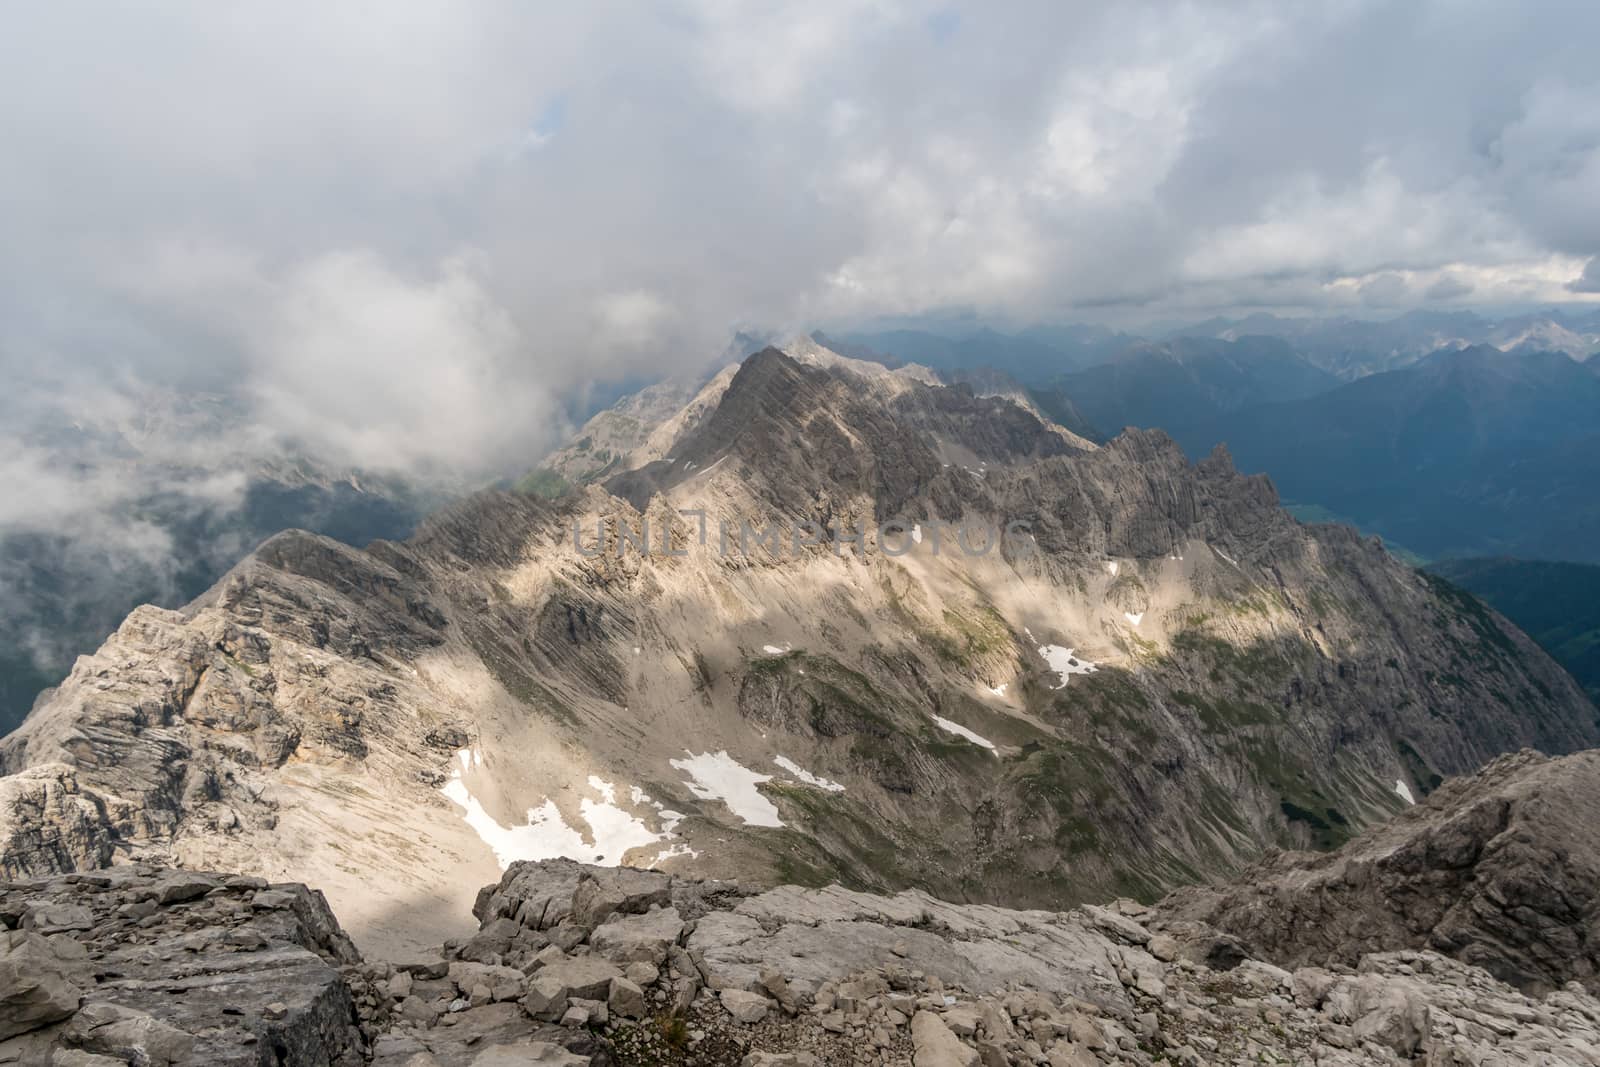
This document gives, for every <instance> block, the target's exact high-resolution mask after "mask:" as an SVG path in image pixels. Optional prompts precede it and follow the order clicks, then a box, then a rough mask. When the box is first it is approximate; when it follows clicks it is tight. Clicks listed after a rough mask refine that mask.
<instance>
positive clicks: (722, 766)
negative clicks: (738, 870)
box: [668, 749, 783, 826]
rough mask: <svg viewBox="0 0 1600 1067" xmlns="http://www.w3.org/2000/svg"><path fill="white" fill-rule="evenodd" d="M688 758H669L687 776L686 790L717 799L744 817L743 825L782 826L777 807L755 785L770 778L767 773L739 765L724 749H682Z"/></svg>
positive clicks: (702, 797)
mask: <svg viewBox="0 0 1600 1067" xmlns="http://www.w3.org/2000/svg"><path fill="white" fill-rule="evenodd" d="M684 752H685V754H687V755H688V757H689V758H688V759H675V760H669V761H668V762H670V763H671V764H672V766H673V767H675V768H676V769H678V770H680V771H682V772H684V773H685V774H687V775H688V776H689V781H688V783H687V785H688V786H689V792H691V793H693V794H694V795H695V796H697V797H699V798H700V799H701V800H720V801H722V802H723V803H724V804H726V805H727V806H728V810H729V811H731V812H733V813H734V814H735V815H737V816H739V818H741V819H743V820H744V824H745V825H746V826H782V825H783V820H782V819H780V818H778V809H777V808H776V807H774V806H773V803H772V801H770V800H768V799H767V798H766V797H764V796H762V795H761V791H760V790H759V789H757V788H756V786H758V785H760V784H761V783H762V782H770V781H772V775H770V774H757V773H756V772H755V771H752V770H750V769H749V768H748V767H742V766H740V765H739V764H738V763H737V762H736V761H735V760H734V758H733V757H732V756H730V755H728V753H727V752H718V753H716V754H714V755H713V754H712V753H710V752H702V753H701V754H700V755H698V756H697V755H695V754H694V753H692V752H690V751H689V750H688V749H684Z"/></svg>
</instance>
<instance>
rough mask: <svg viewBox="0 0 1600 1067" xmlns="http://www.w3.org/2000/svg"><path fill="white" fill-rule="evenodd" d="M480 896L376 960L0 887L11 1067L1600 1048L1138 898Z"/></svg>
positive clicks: (539, 874)
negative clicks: (422, 943)
mask: <svg viewBox="0 0 1600 1067" xmlns="http://www.w3.org/2000/svg"><path fill="white" fill-rule="evenodd" d="M480 899H481V900H482V901H483V902H484V903H485V904H486V905H487V906H486V907H485V908H483V909H480V910H482V912H483V914H482V915H480V928H479V930H478V932H477V933H476V934H475V935H473V936H471V937H468V938H463V939H459V940H455V941H452V942H449V943H447V944H445V945H444V946H442V947H441V948H440V949H438V950H436V951H435V952H432V953H428V954H424V955H420V956H414V957H408V958H404V959H396V960H392V961H382V960H376V959H367V960H361V959H360V958H359V957H358V956H357V954H356V952H355V951H354V949H353V948H352V947H351V945H350V942H349V941H348V939H346V938H345V937H344V935H343V934H342V933H341V932H340V930H339V927H338V925H337V924H336V923H335V922H334V921H333V918H332V916H331V915H330V914H329V913H328V911H327V909H326V907H325V906H324V905H323V903H322V900H321V897H320V894H316V893H313V892H311V891H308V890H306V889H305V888H303V887H301V886H295V885H278V886H271V887H267V886H264V885H262V884H261V883H260V882H259V881H258V880H252V879H244V878H237V877H233V878H229V877H225V876H222V875H216V874H207V873H201V872H192V871H181V870H159V869H154V868H145V867H118V868H113V869H110V870H108V871H106V872H103V873H97V874H93V875H66V876H62V877H58V878H55V879H51V880H47V881H39V882H29V883H15V884H11V885H6V886H4V887H0V918H3V919H4V921H5V924H6V927H7V929H6V931H5V932H4V935H3V942H0V948H3V950H4V956H0V1032H3V1034H4V1036H3V1037H0V1063H13V1062H15V1063H26V1064H34V1063H38V1064H52V1065H55V1067H83V1065H87V1067H109V1065H112V1064H128V1063H132V1064H197V1065H198V1064H205V1065H213V1064H222V1065H227V1064H241V1065H243V1064H252V1065H255V1064H268V1065H278V1067H288V1065H291V1064H292V1065H296V1067H298V1065H302V1064H305V1065H318V1064H339V1065H345V1064H349V1065H354V1064H358V1063H365V1062H370V1063H372V1064H374V1065H375V1067H496V1065H507V1067H509V1065H520V1064H553V1065H560V1067H662V1065H669V1067H688V1065H695V1067H820V1065H854V1064H861V1065H876V1067H977V1065H980V1064H981V1065H983V1067H1001V1065H1040V1064H1048V1065H1050V1067H1097V1065H1099V1064H1105V1063H1114V1064H1135V1065H1155V1064H1187V1065H1201V1064H1246V1063H1249V1064H1257V1063H1263V1062H1267V1063H1310V1062H1315V1063H1319V1064H1327V1065H1338V1067H1355V1065H1357V1064H1402V1063H1417V1062H1422V1063H1426V1064H1430V1065H1456V1064H1507V1065H1509V1064H1522V1063H1535V1062H1537V1063H1550V1064H1596V1063H1600V1001H1597V1000H1596V999H1595V998H1594V997H1593V996H1592V995H1590V994H1589V993H1588V992H1587V991H1585V990H1584V989H1583V988H1582V987H1581V986H1580V985H1578V984H1577V983H1569V984H1568V985H1567V986H1566V987H1564V988H1562V989H1560V990H1557V991H1554V992H1551V993H1549V994H1547V995H1546V996H1544V997H1542V998H1539V999H1534V998H1532V997H1530V996H1528V995H1527V994H1525V993H1522V992H1519V991H1517V990H1515V989H1513V988H1512V987H1510V986H1508V985H1505V984H1504V983H1502V982H1500V981H1498V980H1496V979H1495V978H1493V977H1492V976H1491V975H1489V974H1488V973H1487V972H1485V971H1483V970H1481V969H1479V968H1476V967H1472V966H1470V965H1468V964H1465V963H1462V962H1460V961H1457V960H1453V959H1450V958H1448V957H1446V956H1443V955H1440V954H1439V953H1436V952H1433V951H1420V952H1419V951H1409V950H1406V951H1398V952H1394V951H1390V952H1374V953H1370V954H1366V955H1364V956H1362V957H1361V958H1360V959H1358V960H1357V961H1356V965H1355V966H1354V967H1347V966H1343V965H1341V964H1333V965H1331V966H1330V967H1328V968H1318V967H1300V968H1297V969H1294V970H1292V971H1291V970H1286V969H1281V968H1279V967H1277V966H1274V965H1273V964H1271V963H1269V962H1266V961H1263V960H1260V959H1256V958H1251V957H1249V956H1248V955H1247V954H1242V953H1241V954H1240V955H1237V956H1235V957H1232V958H1229V959H1227V960H1226V962H1225V964H1223V965H1219V966H1216V967H1212V966H1209V965H1207V964H1205V963H1201V962H1195V961H1194V960H1192V959H1189V958H1186V957H1185V956H1184V954H1183V952H1182V951H1180V950H1181V949H1183V948H1185V947H1192V946H1193V945H1194V944H1196V943H1197V942H1198V939H1199V938H1201V937H1202V936H1206V937H1210V938H1211V939H1212V940H1213V941H1214V942H1215V941H1217V940H1219V939H1222V938H1224V937H1225V936H1226V935H1224V934H1223V933H1221V932H1220V931H1216V930H1209V929H1208V930H1204V931H1202V929H1201V927H1200V926H1199V924H1197V923H1196V922H1195V921H1194V920H1191V919H1178V920H1174V919H1170V918H1168V917H1167V916H1165V915H1164V914H1163V913H1162V912H1160V911H1158V910H1154V909H1150V908H1148V907H1146V906H1144V905H1140V904H1137V903H1135V902H1133V901H1129V900H1119V901H1115V902H1113V903H1111V904H1109V905H1108V906H1106V907H1085V908H1082V909H1077V910H1074V911H1070V912H1046V911H1014V910H1010V909H1004V908H996V907H992V906H988V905H958V904H951V903H947V902H945V901H940V900H937V899H935V898H933V897H930V896H927V895H926V894H922V893H918V892H905V893H900V894H897V895H895V896H893V897H884V896H877V895H873V894H866V893H857V892H853V891H851V890H847V889H843V888H840V887H837V886H833V887H827V888H822V889H812V888H803V887H798V886H780V887H777V888H775V889H771V890H766V891H758V890H755V889H748V888H741V887H740V886H737V885H733V884H728V883H718V882H709V881H700V880H695V879H685V878H680V877H674V876H670V875H666V874H660V873H655V872H642V871H619V870H617V869H614V868H597V867H575V866H574V865H572V864H569V863H564V862H560V861H556V862H550V863H543V864H518V865H516V866H515V867H514V868H513V869H512V870H511V871H509V872H507V874H506V876H505V877H504V878H503V879H502V880H501V882H500V883H498V884H496V885H494V886H490V887H488V888H487V889H486V890H485V892H484V893H483V894H482V896H481V898H480ZM584 899H592V900H605V901H608V902H609V903H608V906H607V907H605V908H603V909H601V910H602V911H604V913H605V914H604V915H603V916H597V915H593V914H591V915H589V916H587V917H585V916H584V914H583V911H584V909H583V908H582V907H581V906H579V905H581V902H582V901H583V900H584ZM162 901H166V903H162ZM552 916H559V917H558V918H552ZM596 918H600V919H603V921H600V922H599V923H598V924H597V925H596V924H594V923H593V920H594V919H596Z"/></svg>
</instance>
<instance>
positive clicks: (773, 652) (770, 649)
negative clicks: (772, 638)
mask: <svg viewBox="0 0 1600 1067" xmlns="http://www.w3.org/2000/svg"><path fill="white" fill-rule="evenodd" d="M761 651H763V652H765V653H766V654H767V655H769V656H783V655H787V654H788V652H789V646H788V645H784V646H783V647H782V648H779V647H778V646H777V645H762V646H761Z"/></svg>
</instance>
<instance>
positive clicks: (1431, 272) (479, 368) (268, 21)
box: [0, 0, 1600, 471]
mask: <svg viewBox="0 0 1600 1067" xmlns="http://www.w3.org/2000/svg"><path fill="white" fill-rule="evenodd" d="M75 6H76V5H75V4H74V3H71V2H68V3H64V4H53V5H44V6H36V7H34V8H31V9H30V10H29V11H28V12H27V13H26V14H25V15H19V16H18V17H17V18H16V19H14V20H13V25H12V26H11V27H9V32H8V34H7V37H6V41H5V43H4V44H3V45H0V50H4V55H3V56H0V58H3V60H4V62H0V131H3V133H4V136H5V140H6V145H7V157H8V166H7V167H5V168H4V169H3V170H0V203H3V204H4V205H6V206H5V207H4V208H3V209H0V370H4V371H7V372H12V371H15V372H17V373H21V374H25V375H36V374H37V373H38V368H39V367H41V366H42V365H45V364H47V363H48V364H49V365H51V366H56V365H68V366H72V367H76V368H79V369H82V370H84V371H85V372H86V373H93V374H105V373H117V374H127V375H129V376H131V377H132V378H134V379H136V380H139V381H154V382H160V383H165V384H172V383H177V384H181V385H184V386H194V385H196V384H197V383H198V384H204V385H206V386H207V387H216V388H219V389H223V390H225V391H228V392H230V393H236V394H237V395H238V396H239V397H240V398H241V400H242V402H243V403H244V404H246V405H247V407H248V411H247V412H246V416H247V418H246V422H247V424H248V431H247V435H248V436H249V437H250V438H251V439H252V440H257V441H261V442H268V443H275V444H277V445H281V444H282V443H283V442H285V441H297V442H301V443H304V444H305V445H306V446H307V447H315V448H317V449H320V450H324V451H326V452H327V453H329V455H330V456H331V457H333V458H336V459H337V460H339V461H342V462H347V463H351V464H356V465H371V464H393V465H398V466H402V467H405V466H410V465H415V464H418V463H422V462H435V463H440V464H446V465H453V466H458V467H469V468H472V469H474V470H478V471H487V470H489V469H500V468H505V467H515V466H517V465H518V464H517V460H518V459H520V458H521V457H522V456H524V455H532V454H536V453H537V451H538V450H539V449H540V448H541V447H542V442H545V441H548V440H551V439H553V438H554V437H556V436H558V435H559V433H560V432H561V430H562V428H563V427H562V425H561V420H560V418H559V417H558V416H557V415H556V414H555V413H556V412H557V411H558V410H559V403H558V402H557V401H558V399H559V398H560V397H563V396H566V395H569V394H571V393H573V392H578V391H582V390H583V389H584V388H585V387H586V386H588V385H590V384H591V383H593V382H594V381H595V380H607V379H608V380H622V379H626V378H628V377H630V376H637V375H641V374H650V373H659V372H661V371H663V370H671V369H674V368H683V367H689V366H698V365H699V364H701V363H702V362H703V361H705V360H706V359H707V358H709V357H710V356H712V355H713V354H715V353H716V352H719V351H720V350H721V349H722V347H723V344H724V342H725V341H726V339H727V337H728V336H729V334H730V333H731V331H732V330H734V329H736V328H738V327H741V326H751V325H754V326H761V327H771V328H775V329H782V328H796V327H812V326H823V327H839V326H848V325H849V324H850V323H852V322H855V321H863V320H867V319H871V318H877V317H881V316H886V315H908V314H910V315H915V314H931V313H940V312H961V313H966V314H970V315H974V316H979V317H985V316H986V317H992V318H998V319H1008V320H1013V321H1017V320H1023V319H1028V318H1038V317H1050V318H1066V317H1072V316H1076V315H1091V316H1098V317H1116V318H1121V319H1134V318H1138V317H1146V318H1165V317H1172V316H1184V315H1204V314H1209V313H1212V312H1229V311H1234V310H1239V309H1245V308H1253V307H1273V308H1282V309H1298V310H1308V311H1316V310H1321V309H1328V310H1340V309H1350V308H1355V309H1360V308H1363V307H1383V308H1391V307H1393V308H1400V307H1404V306H1412V305H1416V304H1421V303H1424V302H1426V301H1439V300H1460V299H1463V298H1465V297H1466V296H1467V295H1468V293H1467V292H1466V291H1464V290H1462V289H1460V288H1459V287H1460V286H1471V291H1470V296H1471V297H1472V299H1473V300H1474V301H1477V302H1480V303H1482V304H1484V305H1495V304H1508V303H1513V302H1551V303H1554V302H1560V301H1563V300H1568V301H1570V300H1575V299H1580V298H1587V297H1588V295H1589V294H1590V293H1591V291H1592V290H1591V288H1589V287H1588V283H1579V284H1576V285H1570V286H1569V284H1568V283H1569V282H1571V280H1572V277H1573V275H1574V273H1576V270H1574V269H1572V266H1571V265H1572V264H1573V263H1574V262H1577V261H1578V260H1580V259H1587V257H1589V256H1591V255H1592V254H1593V251H1594V249H1595V248H1596V247H1600V231H1597V230H1596V226H1597V225H1600V223H1597V222H1596V218H1597V216H1596V214H1595V212H1593V210H1592V205H1593V204H1594V203H1595V202H1596V199H1597V194H1600V185H1597V183H1600V118H1597V117H1596V116H1600V76H1597V75H1596V74H1595V71H1594V66H1593V63H1592V59H1591V57H1590V56H1589V55H1588V54H1587V52H1586V50H1585V49H1584V48H1582V47H1581V44H1580V43H1579V42H1585V41H1588V40H1592V39H1595V38H1596V37H1597V36H1600V8H1596V7H1594V6H1593V5H1573V4H1568V3H1562V2H1560V0H1529V2H1528V3H1526V4H1519V5H1516V6H1515V8H1509V7H1505V6H1503V5H1498V6H1497V5H1467V6H1463V5H1460V4H1457V3H1453V2H1449V0H1419V2H1417V3H1410V4H1402V3H1396V2H1383V0H1351V2H1348V3H1337V4H1328V5H1314V6H1305V5H1300V6H1292V5H1282V4H1277V3H1270V2H1268V0H1240V2H1239V3H1234V4H1226V5H1203V6H1202V5H1195V4H1188V3H1170V2H1157V0H1149V2H1139V0H1136V2H1132V3H1128V4H1117V5H1101V4H1088V3H1058V2H1054V0H1052V2H1048V3H1047V2H1044V0H1035V2H1024V3H1019V4H1011V5H1001V6H996V5H981V4H970V3H969V4H962V3H956V4H951V3H947V2H942V0H941V2H938V3H923V2H918V0H896V2H893V3H889V4H880V3H868V2H866V0H818V2H816V3H811V4H806V5H799V6H796V5H787V6H783V5H780V6H776V7H774V6H771V5H749V4H743V3H736V2H732V0H692V2H689V3H685V4H682V5H677V6H672V7H657V8H649V9H644V10H641V9H640V8H638V7H637V6H636V5H626V4H621V3H615V2H609V0H597V2H596V3H592V4H584V5H570V6H567V7H562V8H550V7H548V6H546V7H535V6H528V5H523V4H516V3H512V2H509V0H506V2H494V0H489V2H486V3H482V4H473V5H460V4H452V3H447V2H444V0H437V2H425V0H402V2H398V3H395V4H392V5H385V6H384V10H383V18H382V20H381V23H380V22H378V21H376V20H375V17H374V15H373V13H372V11H371V10H370V9H363V8H362V7H360V6H356V7H348V8H341V9H339V10H338V11H334V12H330V11H328V10H327V9H326V8H325V7H321V6H315V5H310V4H307V3H298V2H294V0H289V2H285V3H282V4H274V5H271V6H270V7H267V8H262V9H257V10H251V11H248V12H243V11H238V10H234V9H230V8H219V7H218V6H216V5H211V4H204V3H199V2H188V3H184V2H180V3H176V4H172V5H167V6H165V7H163V8H162V9H161V13H160V14H159V15H154V16H152V15H149V14H148V13H145V12H140V13H135V12H133V11H131V10H125V9H121V8H114V9H110V10H101V9H96V11H95V14H94V17H93V18H84V17H82V11H81V10H74V8H75ZM1563 272H1565V273H1563ZM1585 277H1587V275H1586V276H1585Z"/></svg>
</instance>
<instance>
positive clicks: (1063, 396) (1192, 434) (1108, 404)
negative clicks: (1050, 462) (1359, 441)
mask: <svg viewBox="0 0 1600 1067" xmlns="http://www.w3.org/2000/svg"><path fill="white" fill-rule="evenodd" d="M1338 384H1339V381H1338V379H1337V378H1335V377H1334V376H1333V375H1332V374H1329V373H1328V372H1326V371H1323V370H1319V369H1318V368H1316V367H1314V366H1312V365H1311V364H1310V363H1308V362H1306V361H1305V360H1303V359H1301V358H1300V357H1299V356H1298V355H1296V354H1295V352H1294V350H1293V349H1292V348H1290V346H1289V345H1288V343H1286V342H1284V341H1281V340H1278V339H1275V338H1269V337H1242V338H1240V339H1238V340H1236V341H1219V340H1212V339H1207V338H1180V339H1177V340H1173V341H1167V342H1162V343H1159V344H1156V343H1142V344H1136V345H1134V346H1132V347H1130V348H1128V349H1126V350H1124V351H1123V352H1121V353H1119V354H1118V355H1117V356H1116V358H1115V359H1112V360H1111V361H1110V362H1107V363H1102V364H1100V365H1099V366H1096V367H1090V368H1088V369H1087V370H1081V371H1078V372H1076V373H1073V374H1067V375H1064V376H1062V377H1061V378H1060V379H1058V380H1057V381H1056V382H1055V383H1054V384H1053V386H1052V387H1051V388H1048V389H1041V390H1037V391H1036V392H1035V397H1036V399H1037V400H1038V403H1039V405H1040V407H1041V408H1042V409H1043V410H1045V411H1046V412H1048V413H1050V414H1051V415H1052V416H1054V415H1055V414H1056V413H1057V412H1060V413H1061V415H1062V416H1063V417H1066V418H1071V417H1074V416H1076V417H1078V418H1080V419H1084V420H1087V423H1088V425H1089V426H1092V427H1097V428H1098V430H1099V432H1100V435H1101V436H1106V435H1111V434H1115V433H1116V432H1117V431H1119V430H1121V429H1122V428H1123V427H1125V426H1144V427H1158V428H1160V429H1162V430H1165V431H1166V432H1167V433H1169V434H1171V435H1172V436H1173V437H1174V438H1176V439H1177V441H1178V443H1179V444H1180V445H1182V446H1183V448H1184V450H1185V451H1186V452H1188V453H1189V454H1190V455H1204V454H1205V453H1207V452H1209V451H1210V450H1211V446H1212V445H1214V444H1216V440H1217V439H1216V438H1214V437H1213V436H1212V434H1214V433H1215V430H1216V425H1217V422H1218V420H1219V418H1220V417H1221V416H1223V415H1225V414H1227V413H1230V412H1235V411H1238V410H1240V409H1243V408H1248V407H1254V406H1257V405H1261V404H1269V403H1273V402H1276V401H1284V400H1298V399H1301V398H1303V397H1308V396H1313V395H1315V394H1317V393H1321V392H1325V391H1327V390H1328V389H1331V388H1333V387H1334V386H1336V385H1338Z"/></svg>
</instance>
